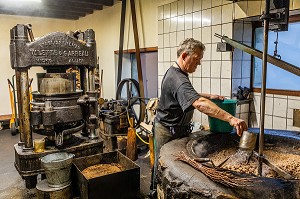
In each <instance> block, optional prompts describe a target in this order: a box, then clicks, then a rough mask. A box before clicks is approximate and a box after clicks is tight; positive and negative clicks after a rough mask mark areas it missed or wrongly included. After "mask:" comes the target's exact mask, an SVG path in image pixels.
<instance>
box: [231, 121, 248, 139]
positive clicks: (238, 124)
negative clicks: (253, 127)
mask: <svg viewBox="0 0 300 199" xmlns="http://www.w3.org/2000/svg"><path fill="white" fill-rule="evenodd" d="M229 124H230V125H231V126H234V127H235V128H236V134H238V136H241V135H242V134H243V132H244V131H247V129H248V127H247V124H246V122H245V121H244V120H242V119H239V118H236V117H232V118H231V119H230V122H229Z"/></svg>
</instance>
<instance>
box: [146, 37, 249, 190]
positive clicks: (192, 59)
mask: <svg viewBox="0 0 300 199" xmlns="http://www.w3.org/2000/svg"><path fill="white" fill-rule="evenodd" d="M204 50H205V46H204V45H203V44H202V43H201V42H200V41H197V40H195V39H193V38H188V39H185V40H184V41H182V42H181V43H180V45H179V47H178V50H177V57H178V58H177V62H176V63H175V64H174V65H173V66H171V67H170V68H169V69H168V70H167V72H166V73H165V76H164V78H163V80H162V86H161V96H160V100H159V105H158V109H157V113H156V117H155V123H154V129H153V130H154V140H155V164H154V171H153V172H152V182H151V188H150V189H151V190H155V188H156V182H155V175H156V170H157V161H158V157H159V153H160V148H161V147H162V146H163V145H164V144H165V143H167V142H169V141H171V140H173V139H176V138H180V137H185V136H188V134H189V133H190V132H191V128H190V122H191V119H192V117H193V113H194V109H197V110H198V111H200V112H202V113H204V114H206V115H208V116H210V117H214V118H218V119H221V120H223V121H226V122H228V123H229V124H230V125H231V126H234V127H235V128H236V132H237V134H238V135H239V136H241V135H242V133H243V131H245V130H247V125H246V123H245V121H244V120H241V119H238V118H236V117H234V116H232V115H231V114H229V113H227V112H226V111H224V110H223V109H221V108H219V107H218V106H217V105H216V104H215V103H213V102H211V101H210V100H211V99H219V100H224V97H223V96H219V95H211V94H199V93H197V92H196V90H195V89H194V88H193V86H192V84H191V82H190V80H189V77H188V74H189V73H193V72H195V71H196V69H197V66H198V65H200V64H201V59H202V58H203V54H204ZM153 193H155V192H152V194H151V195H153Z"/></svg>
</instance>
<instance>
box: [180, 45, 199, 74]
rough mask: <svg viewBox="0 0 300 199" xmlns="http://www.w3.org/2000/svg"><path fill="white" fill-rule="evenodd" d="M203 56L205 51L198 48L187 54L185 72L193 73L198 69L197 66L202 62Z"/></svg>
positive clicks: (184, 61)
mask: <svg viewBox="0 0 300 199" xmlns="http://www.w3.org/2000/svg"><path fill="white" fill-rule="evenodd" d="M202 58H203V51H202V50H200V49H196V50H195V51H194V52H193V53H191V54H187V55H186V56H185V57H184V59H183V63H184V64H183V65H184V66H183V67H184V70H185V72H188V73H193V72H195V71H196V69H197V66H198V65H200V64H201V60H202Z"/></svg>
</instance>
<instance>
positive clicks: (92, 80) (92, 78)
mask: <svg viewBox="0 0 300 199" xmlns="http://www.w3.org/2000/svg"><path fill="white" fill-rule="evenodd" d="M89 91H95V68H89Z"/></svg>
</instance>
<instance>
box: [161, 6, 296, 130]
mask: <svg viewBox="0 0 300 199" xmlns="http://www.w3.org/2000/svg"><path fill="white" fill-rule="evenodd" d="M290 8H291V10H293V9H299V8H300V0H290ZM263 9H264V1H240V2H236V3H233V1H228V0H178V1H174V2H172V3H168V4H165V5H163V6H160V7H158V62H159V64H158V67H159V69H158V75H159V78H158V81H159V82H158V85H159V88H158V90H159V94H160V85H161V80H162V77H163V75H164V73H165V71H166V70H167V69H168V68H169V67H170V66H171V65H172V64H173V63H174V61H176V59H177V55H176V51H177V46H178V44H179V43H180V42H181V41H182V40H183V39H185V38H188V37H193V38H195V39H198V40H200V41H202V42H203V43H204V44H205V46H206V51H205V54H204V58H203V60H202V66H201V67H198V69H197V71H196V72H195V73H193V74H192V75H190V79H191V82H192V84H193V86H194V88H195V89H196V90H197V91H198V92H202V93H213V94H220V95H224V96H225V97H227V98H232V96H233V93H236V92H237V90H238V86H242V87H244V86H246V87H248V88H249V87H250V80H251V77H250V76H251V56H250V55H249V54H247V53H245V52H242V51H241V50H238V49H235V50H234V52H233V53H232V52H223V53H220V52H216V45H217V43H218V42H220V39H219V38H217V37H215V36H214V34H215V33H218V34H220V35H226V36H228V37H229V38H233V39H234V40H237V41H239V42H243V43H244V44H246V45H249V46H251V40H252V25H251V23H250V22H245V21H242V20H237V19H242V18H245V17H247V16H254V15H260V14H261V12H262V10H263ZM234 20H235V22H234V23H233V21H234ZM294 108H297V109H300V98H299V97H290V96H280V95H267V97H266V114H265V118H266V119H265V128H271V129H272V128H273V129H288V130H300V128H297V127H293V126H292V123H293V120H292V119H293V109H294ZM259 109H260V94H259V93H254V94H253V102H252V103H250V104H242V105H239V106H238V107H237V114H236V115H237V116H238V117H240V118H242V119H244V120H245V121H247V122H248V121H249V126H251V127H258V125H259V120H260V110H259ZM193 120H194V121H197V122H201V123H202V124H203V125H208V118H207V116H206V115H204V114H201V113H199V112H197V111H195V114H194V118H193Z"/></svg>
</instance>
